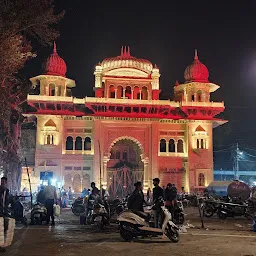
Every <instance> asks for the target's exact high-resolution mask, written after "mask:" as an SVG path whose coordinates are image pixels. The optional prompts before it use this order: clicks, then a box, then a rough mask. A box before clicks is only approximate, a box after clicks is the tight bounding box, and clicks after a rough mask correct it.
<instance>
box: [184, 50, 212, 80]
mask: <svg viewBox="0 0 256 256" xmlns="http://www.w3.org/2000/svg"><path fill="white" fill-rule="evenodd" d="M184 78H185V81H186V83H191V82H199V83H200V82H201V83H208V82H209V80H208V78H209V71H208V69H207V67H206V66H205V65H204V64H203V63H201V62H200V61H199V59H198V55H197V50H195V57H194V61H193V63H192V64H190V65H189V66H188V67H187V68H186V70H185V72H184Z"/></svg>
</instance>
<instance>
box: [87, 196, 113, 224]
mask: <svg viewBox="0 0 256 256" xmlns="http://www.w3.org/2000/svg"><path fill="white" fill-rule="evenodd" d="M86 224H88V225H91V224H97V225H98V226H99V227H100V229H103V228H104V226H107V225H109V224H110V206H109V204H108V202H107V200H106V198H104V199H103V200H100V199H99V198H94V197H93V196H90V197H89V198H88V204H87V215H86Z"/></svg>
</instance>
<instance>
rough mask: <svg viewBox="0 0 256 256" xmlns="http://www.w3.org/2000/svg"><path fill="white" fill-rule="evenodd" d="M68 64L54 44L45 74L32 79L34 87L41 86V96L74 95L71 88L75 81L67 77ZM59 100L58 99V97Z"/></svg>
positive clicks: (45, 64)
mask: <svg viewBox="0 0 256 256" xmlns="http://www.w3.org/2000/svg"><path fill="white" fill-rule="evenodd" d="M66 72H67V65H66V63H65V61H64V60H63V59H62V58H61V57H60V56H59V54H58V53H57V47H56V43H55V42H54V44H53V52H52V54H51V55H50V56H49V57H48V58H47V60H46V62H45V63H44V65H43V74H42V75H39V76H36V77H32V78H31V79H30V81H31V82H32V85H33V86H34V87H37V86H38V87H40V95H41V96H54V97H55V96H61V97H70V96H72V93H71V88H72V87H75V86H76V84H75V81H74V80H71V79H69V78H66ZM56 100H57V99H56Z"/></svg>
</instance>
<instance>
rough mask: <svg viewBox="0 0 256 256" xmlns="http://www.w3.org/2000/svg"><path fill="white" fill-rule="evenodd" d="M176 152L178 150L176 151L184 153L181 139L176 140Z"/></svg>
mask: <svg viewBox="0 0 256 256" xmlns="http://www.w3.org/2000/svg"><path fill="white" fill-rule="evenodd" d="M177 152H178V153H184V145H183V140H178V143H177Z"/></svg>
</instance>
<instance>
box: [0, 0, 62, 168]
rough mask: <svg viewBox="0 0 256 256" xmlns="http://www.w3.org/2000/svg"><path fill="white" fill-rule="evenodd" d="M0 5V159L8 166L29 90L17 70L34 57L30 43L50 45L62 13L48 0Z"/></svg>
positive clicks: (20, 0) (18, 0) (0, 1)
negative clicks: (56, 11) (55, 9)
mask: <svg viewBox="0 0 256 256" xmlns="http://www.w3.org/2000/svg"><path fill="white" fill-rule="evenodd" d="M0 4H1V9H0V92H1V97H0V159H1V160H2V162H5V163H7V166H8V162H10V158H13V157H16V158H17V150H18V147H19V134H20V123H21V121H22V115H21V108H20V106H21V104H22V103H23V102H24V101H26V97H27V94H28V92H29V90H30V82H29V81H28V80H27V79H24V78H21V76H20V75H19V71H20V70H21V69H22V68H23V67H24V65H25V63H26V62H27V61H28V60H29V59H31V58H33V57H35V56H36V53H35V52H34V51H33V49H32V43H34V42H37V43H40V44H43V45H47V44H52V43H53V41H54V40H55V39H56V38H57V37H58V36H59V32H58V30H57V29H56V25H57V24H58V23H59V21H60V20H61V19H62V18H63V16H64V12H61V13H58V14H56V13H55V12H54V3H53V1H52V0H0ZM12 161H13V159H12ZM2 164H3V163H2ZM7 169H8V168H7ZM7 171H11V170H7Z"/></svg>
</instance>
